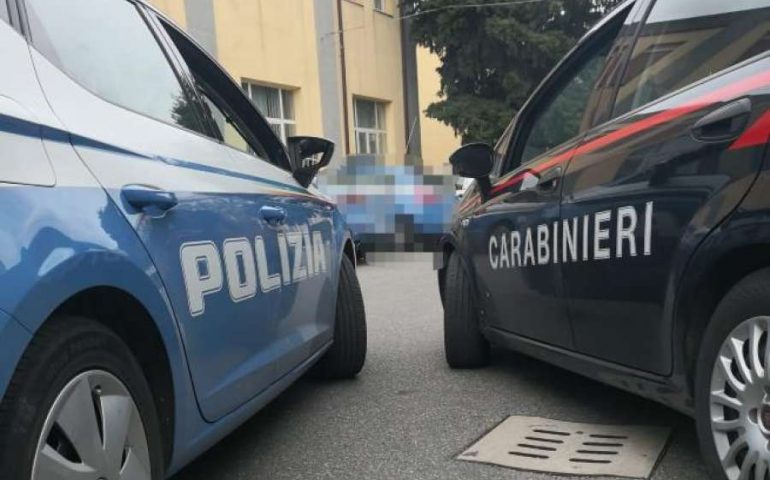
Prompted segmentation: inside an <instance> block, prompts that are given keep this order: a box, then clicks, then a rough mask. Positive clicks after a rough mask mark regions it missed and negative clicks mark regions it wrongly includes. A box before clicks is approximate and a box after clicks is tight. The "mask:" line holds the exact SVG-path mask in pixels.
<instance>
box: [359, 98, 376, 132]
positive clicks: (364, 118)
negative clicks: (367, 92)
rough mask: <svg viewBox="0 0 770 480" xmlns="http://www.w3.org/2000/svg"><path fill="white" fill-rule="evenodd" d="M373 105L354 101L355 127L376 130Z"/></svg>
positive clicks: (367, 102) (364, 101) (362, 101)
mask: <svg viewBox="0 0 770 480" xmlns="http://www.w3.org/2000/svg"><path fill="white" fill-rule="evenodd" d="M375 108H376V107H375V103H374V102H369V101H366V100H356V122H357V124H356V126H357V127H360V128H377V114H376V112H375Z"/></svg>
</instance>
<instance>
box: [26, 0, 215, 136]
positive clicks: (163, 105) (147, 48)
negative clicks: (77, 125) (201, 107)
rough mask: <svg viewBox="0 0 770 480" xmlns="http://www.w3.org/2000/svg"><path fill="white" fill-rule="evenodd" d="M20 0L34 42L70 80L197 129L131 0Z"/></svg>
mask: <svg viewBox="0 0 770 480" xmlns="http://www.w3.org/2000/svg"><path fill="white" fill-rule="evenodd" d="M26 4H27V13H28V15H29V25H30V31H31V34H32V40H33V43H34V45H35V47H36V48H37V49H38V50H40V51H41V52H42V53H43V54H44V55H45V56H46V57H47V58H48V59H49V60H51V61H52V62H53V63H55V64H57V65H58V66H59V67H61V69H62V70H64V71H65V72H67V74H69V75H70V76H71V77H72V78H73V79H74V80H75V81H77V82H79V83H80V84H81V85H83V86H84V87H85V88H87V89H88V90H90V91H91V92H92V93H94V94H96V95H99V96H100V97H102V98H104V99H105V100H108V101H110V102H112V103H115V104H117V105H120V106H123V107H126V108H129V109H131V110H133V111H135V112H138V113H141V114H144V115H148V116H150V117H153V118H156V119H159V120H162V121H165V122H169V123H174V124H177V125H182V126H184V127H186V128H189V129H193V130H197V131H200V130H201V126H200V123H199V121H198V117H197V115H196V113H195V109H194V108H192V107H191V105H190V101H189V97H187V95H185V93H184V91H183V90H182V86H181V84H180V83H179V79H178V78H177V76H176V74H175V73H174V70H173V69H172V68H171V65H170V64H169V63H168V60H167V59H166V55H165V53H164V52H163V50H162V49H161V47H160V45H159V44H158V42H157V41H156V39H155V36H154V35H153V34H152V32H151V31H150V29H149V28H148V26H147V23H146V22H145V20H144V19H143V18H142V16H141V14H140V13H139V11H138V10H137V8H136V6H135V5H134V4H133V3H131V2H128V1H126V0H69V1H67V2H62V1H59V0H29V1H27V3H26ZM105 19H109V21H105Z"/></svg>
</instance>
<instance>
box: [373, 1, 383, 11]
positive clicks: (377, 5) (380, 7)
mask: <svg viewBox="0 0 770 480" xmlns="http://www.w3.org/2000/svg"><path fill="white" fill-rule="evenodd" d="M374 9H375V10H377V11H378V12H384V11H385V0H374Z"/></svg>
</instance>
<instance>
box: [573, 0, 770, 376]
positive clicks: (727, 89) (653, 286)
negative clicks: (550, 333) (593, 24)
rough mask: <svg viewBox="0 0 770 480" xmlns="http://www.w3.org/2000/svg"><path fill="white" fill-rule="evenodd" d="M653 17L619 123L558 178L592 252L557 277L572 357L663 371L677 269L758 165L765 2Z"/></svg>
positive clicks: (631, 70)
mask: <svg viewBox="0 0 770 480" xmlns="http://www.w3.org/2000/svg"><path fill="white" fill-rule="evenodd" d="M645 18H646V20H645V22H644V25H643V26H642V28H641V29H640V32H639V35H638V38H637V40H636V41H635V45H634V47H633V51H632V54H631V56H630V58H629V60H628V61H627V65H626V67H625V68H624V73H623V76H622V80H621V81H620V83H619V89H618V91H617V92H616V94H615V99H614V101H613V105H612V108H613V111H612V113H611V115H610V117H611V118H612V119H611V120H610V121H609V122H607V123H604V124H603V125H600V126H598V127H596V128H595V129H593V130H592V131H590V132H589V133H588V135H587V136H586V138H585V140H584V141H583V142H582V143H581V145H580V146H579V147H578V149H577V151H576V154H575V156H574V157H573V159H572V161H571V163H570V165H569V166H568V168H567V172H566V174H565V176H564V190H563V202H562V218H563V220H564V221H565V222H573V221H582V219H584V218H588V225H589V229H588V232H587V237H584V238H585V239H586V240H587V243H588V245H587V246H588V248H589V249H590V250H591V252H592V255H590V257H589V259H588V261H585V260H584V259H570V261H565V262H563V263H562V270H563V272H564V281H565V285H566V293H567V297H568V304H569V311H570V318H571V320H572V325H573V330H574V335H575V346H576V349H577V350H579V351H580V352H582V353H585V354H588V355H592V356H596V357H600V358H602V359H607V360H611V361H614V362H617V363H620V364H624V365H628V366H631V367H636V368H639V369H643V370H647V371H650V372H653V373H657V374H666V373H668V372H669V371H670V367H671V333H672V318H673V315H674V313H675V312H674V311H673V308H674V306H673V305H672V304H670V303H667V300H670V299H672V298H674V296H675V295H673V293H674V292H675V291H676V287H677V281H676V277H677V272H681V271H682V269H683V267H684V266H685V264H686V262H687V261H688V259H689V258H690V254H691V253H692V252H693V251H694V249H695V248H696V247H697V246H698V244H699V243H700V242H701V241H702V240H703V238H704V237H705V235H707V234H708V233H709V232H710V231H711V230H712V229H714V228H715V227H716V226H718V225H719V223H720V221H721V220H723V219H724V218H725V216H726V215H728V214H729V213H730V212H731V211H732V210H733V209H735V208H736V206H737V205H738V204H739V202H740V200H741V199H742V198H743V196H744V195H745V193H746V192H747V190H748V188H749V186H750V185H751V183H752V182H753V181H754V179H755V178H756V174H757V172H758V170H759V167H760V163H761V158H762V153H763V151H764V145H765V143H766V140H767V136H768V121H769V120H770V117H768V114H767V110H768V108H770V98H769V97H768V93H770V90H769V89H768V85H770V75H768V73H767V72H768V71H769V69H770V60H769V59H767V58H766V57H767V54H766V50H767V49H768V47H770V42H768V38H769V37H770V36H769V34H770V5H768V4H767V2H766V1H760V0H732V1H730V2H725V1H723V0H657V1H656V2H654V4H652V6H651V10H650V11H649V12H647V13H646V17H645ZM763 57H764V58H763ZM741 62H744V63H741ZM736 64H739V65H737V66H736Z"/></svg>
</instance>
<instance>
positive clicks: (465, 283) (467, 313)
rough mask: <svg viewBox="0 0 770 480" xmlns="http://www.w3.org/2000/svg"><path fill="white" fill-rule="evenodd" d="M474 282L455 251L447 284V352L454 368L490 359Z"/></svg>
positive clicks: (445, 340) (445, 347)
mask: <svg viewBox="0 0 770 480" xmlns="http://www.w3.org/2000/svg"><path fill="white" fill-rule="evenodd" d="M472 285H473V284H472V282H471V279H470V276H469V275H468V272H467V271H466V270H465V268H464V266H463V264H462V261H461V260H460V257H459V256H458V255H457V254H456V253H453V254H452V255H451V256H450V257H449V262H448V264H447V270H446V277H445V286H444V353H445V355H446V361H447V363H448V364H449V366H450V367H451V368H479V367H483V366H485V365H486V364H487V363H489V342H487V340H486V338H484V336H483V335H482V333H481V328H480V325H479V318H478V314H477V312H476V304H475V295H474V293H473V286H472Z"/></svg>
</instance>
